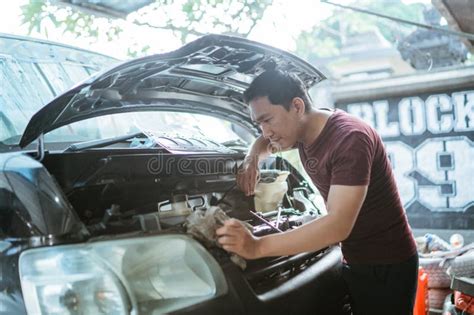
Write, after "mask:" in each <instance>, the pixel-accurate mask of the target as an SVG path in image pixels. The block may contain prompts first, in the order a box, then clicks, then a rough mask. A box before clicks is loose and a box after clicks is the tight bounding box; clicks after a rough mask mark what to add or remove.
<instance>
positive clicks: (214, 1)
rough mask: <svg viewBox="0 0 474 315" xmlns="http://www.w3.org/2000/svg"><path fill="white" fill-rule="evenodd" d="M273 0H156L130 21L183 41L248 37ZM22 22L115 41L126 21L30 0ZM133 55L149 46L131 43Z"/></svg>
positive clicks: (31, 27) (43, 30) (34, 27)
mask: <svg viewBox="0 0 474 315" xmlns="http://www.w3.org/2000/svg"><path fill="white" fill-rule="evenodd" d="M271 4H272V0H241V1H232V0H156V1H155V2H154V3H152V4H150V5H149V6H147V7H145V8H142V9H140V10H139V11H137V12H136V13H132V14H130V15H129V16H128V17H127V21H128V22H131V23H133V24H136V25H141V26H148V27H150V28H154V29H163V30H170V31H172V32H173V33H174V34H175V36H177V37H179V38H180V40H181V42H182V43H185V42H187V41H188V40H189V37H190V36H201V35H204V34H207V33H209V32H214V33H224V34H231V35H238V36H244V37H246V36H248V35H249V33H250V32H251V31H252V29H253V28H254V27H255V25H256V24H257V22H258V21H259V20H260V19H261V18H262V16H263V14H264V12H265V10H266V9H267V7H269V6H270V5H271ZM22 22H23V24H26V25H27V26H28V30H29V33H30V34H31V32H32V31H33V30H34V31H37V32H39V33H43V34H45V35H46V36H47V35H48V33H47V30H48V27H49V26H50V25H51V24H53V25H54V27H56V28H58V29H62V30H63V32H64V33H70V34H73V35H75V36H76V37H87V38H90V39H91V40H94V39H97V38H98V37H99V36H104V35H105V36H106V39H107V40H108V41H113V40H115V39H116V38H118V36H120V34H121V33H122V32H123V25H124V23H123V22H124V21H123V20H120V19H116V18H110V17H104V16H94V15H92V14H89V13H86V12H85V11H84V12H83V11H80V10H78V9H77V8H73V7H69V6H65V5H64V4H61V3H60V2H57V1H55V2H50V1H38V0H30V1H29V2H28V3H27V4H26V5H24V6H22ZM130 46H131V47H130V48H129V51H128V54H129V55H130V56H132V57H134V56H136V55H141V54H144V53H146V52H147V50H148V49H149V46H148V47H147V46H146V45H142V46H140V45H139V44H138V43H130Z"/></svg>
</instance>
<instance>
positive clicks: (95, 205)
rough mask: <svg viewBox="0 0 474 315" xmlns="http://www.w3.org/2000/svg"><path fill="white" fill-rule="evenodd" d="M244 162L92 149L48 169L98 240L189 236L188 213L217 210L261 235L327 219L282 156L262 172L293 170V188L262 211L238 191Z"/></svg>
mask: <svg viewBox="0 0 474 315" xmlns="http://www.w3.org/2000/svg"><path fill="white" fill-rule="evenodd" d="M243 157H244V156H243V155H242V154H234V155H219V154H209V155H178V156H176V155H172V154H166V153H160V154H158V155H157V154H156V152H155V153H149V152H144V153H142V154H139V155H137V154H130V152H129V151H127V150H116V151H114V152H111V151H110V150H107V151H105V150H89V151H86V152H78V153H71V154H67V153H66V154H65V153H63V154H58V155H54V154H51V155H47V156H46V158H45V160H44V161H43V164H44V165H45V166H46V168H47V169H48V170H49V172H50V173H51V174H52V175H53V176H54V177H55V178H56V180H57V181H58V183H59V185H60V186H61V188H62V189H63V191H64V192H65V193H66V196H67V199H68V200H69V201H70V202H71V204H72V207H73V208H74V209H75V211H76V212H77V214H78V215H79V218H80V219H81V221H82V222H83V223H84V224H85V225H86V227H87V229H88V230H89V232H90V233H91V235H92V236H97V235H112V234H117V233H127V232H135V231H142V232H150V233H154V232H162V231H167V230H169V229H172V230H174V231H180V232H184V231H185V229H184V226H183V223H184V222H185V220H186V217H187V215H189V214H191V213H192V212H194V211H206V210H207V209H209V208H210V207H212V206H218V207H220V208H221V209H222V210H224V212H225V213H226V214H227V215H228V216H229V217H232V218H237V219H239V220H242V221H245V222H247V223H249V224H250V225H252V226H253V233H254V234H255V235H257V236H261V235H265V234H270V233H278V232H279V230H280V231H285V230H288V229H292V228H295V227H297V226H300V225H301V224H303V223H305V222H308V221H310V220H312V219H314V218H316V217H318V216H319V215H321V213H320V211H319V210H318V209H317V208H316V206H315V205H314V203H313V202H312V201H311V199H310V197H311V194H312V193H313V192H312V191H311V190H310V188H309V186H308V185H307V183H306V181H305V180H304V178H302V177H301V175H299V174H298V173H297V172H296V170H294V169H293V168H292V167H291V165H289V164H288V163H285V162H284V161H283V160H282V159H280V158H273V159H269V160H268V161H265V162H264V163H263V168H264V169H277V170H283V169H284V170H285V171H289V172H290V176H289V177H288V179H287V183H288V191H287V193H286V194H285V195H284V196H283V199H282V201H281V204H280V205H279V207H277V208H275V209H274V210H271V211H267V212H264V213H257V212H255V203H254V198H253V197H246V196H245V195H244V194H243V193H242V192H241V191H240V190H239V189H238V188H237V186H236V181H235V174H236V170H237V166H238V165H239V164H240V163H241V161H242V160H243ZM277 221H278V222H277Z"/></svg>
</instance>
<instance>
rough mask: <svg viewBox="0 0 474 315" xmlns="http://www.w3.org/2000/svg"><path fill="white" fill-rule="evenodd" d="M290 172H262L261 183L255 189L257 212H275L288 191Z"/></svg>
mask: <svg viewBox="0 0 474 315" xmlns="http://www.w3.org/2000/svg"><path fill="white" fill-rule="evenodd" d="M289 174H290V172H288V171H280V170H261V171H260V181H259V182H258V183H257V186H256V187H255V197H254V201H255V210H256V211H259V212H267V211H273V210H275V209H276V208H277V207H278V205H280V204H281V201H282V199H283V196H284V195H285V194H286V192H287V191H288V184H287V183H286V178H287V177H288V175H289Z"/></svg>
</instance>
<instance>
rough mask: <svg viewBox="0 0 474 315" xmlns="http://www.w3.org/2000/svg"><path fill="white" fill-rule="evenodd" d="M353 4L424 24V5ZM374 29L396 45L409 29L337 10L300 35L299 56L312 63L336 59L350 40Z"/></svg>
mask: <svg viewBox="0 0 474 315" xmlns="http://www.w3.org/2000/svg"><path fill="white" fill-rule="evenodd" d="M328 5H329V4H328ZM352 5H353V6H357V7H359V8H364V9H368V10H371V11H373V12H377V13H382V14H385V15H389V16H393V17H398V18H403V19H406V20H410V21H415V22H423V10H424V6H423V5H422V4H419V3H418V4H411V5H407V4H404V3H402V2H401V1H400V0H390V1H369V0H364V1H356V2H353V3H352ZM373 30H377V31H379V32H380V33H381V34H382V36H383V37H384V38H385V39H387V40H388V41H389V42H392V43H394V42H396V41H398V40H399V39H400V38H399V36H400V35H403V33H404V32H406V31H407V26H405V25H403V24H399V23H396V22H392V21H390V20H387V19H383V18H379V17H376V16H371V15H368V14H363V13H358V12H355V11H350V10H347V9H339V8H337V9H335V11H334V14H333V15H331V16H330V17H328V18H327V19H325V20H323V21H321V22H320V23H319V24H317V25H316V26H314V27H313V28H312V29H311V30H308V31H303V32H302V33H301V34H300V35H299V37H298V38H297V41H296V45H297V48H296V53H297V54H298V55H299V56H301V57H303V58H305V59H306V60H308V61H311V62H314V61H315V60H317V59H318V58H325V57H333V56H336V55H338V54H339V52H340V49H341V48H342V46H343V45H344V43H345V42H346V40H347V39H348V38H350V37H351V36H353V35H356V34H361V33H364V32H368V31H373Z"/></svg>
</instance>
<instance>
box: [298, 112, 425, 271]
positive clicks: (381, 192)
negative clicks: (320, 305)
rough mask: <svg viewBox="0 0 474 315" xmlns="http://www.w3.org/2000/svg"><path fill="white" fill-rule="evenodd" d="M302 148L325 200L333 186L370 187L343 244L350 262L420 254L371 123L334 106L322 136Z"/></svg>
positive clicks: (400, 258) (401, 258) (385, 260)
mask: <svg viewBox="0 0 474 315" xmlns="http://www.w3.org/2000/svg"><path fill="white" fill-rule="evenodd" d="M298 150H299V153H300V157H301V160H302V163H303V166H304V168H305V170H306V172H307V173H308V175H309V176H310V177H311V179H312V180H313V183H314V184H315V185H316V187H317V188H318V190H319V192H320V193H321V195H322V196H323V198H324V200H325V201H327V198H328V193H329V188H330V186H331V185H346V186H358V185H368V190H367V196H366V198H365V200H364V203H363V204H362V207H361V209H360V212H359V216H358V217H357V220H356V222H355V224H354V227H353V229H352V231H351V233H350V235H349V237H348V238H347V239H345V240H344V241H342V242H341V247H342V253H343V255H344V259H345V260H346V261H347V262H348V263H351V264H386V263H397V262H401V261H404V260H406V259H408V258H409V257H411V256H412V255H414V254H415V253H416V245H415V241H414V239H413V235H412V232H411V229H410V226H409V225H408V221H407V217H406V214H405V211H404V209H403V206H402V203H401V200H400V196H399V194H398V189H397V186H396V183H395V178H394V175H393V173H392V168H391V166H390V162H389V160H388V157H387V153H386V151H385V148H384V145H383V143H382V140H381V138H380V136H379V135H378V134H377V132H376V131H375V130H374V129H373V128H372V127H370V126H369V125H367V124H366V123H365V122H363V121H362V120H360V119H359V118H357V117H355V116H352V115H349V114H348V113H346V112H344V111H342V110H336V111H335V112H334V113H333V114H332V115H331V116H330V117H329V118H328V121H327V122H326V125H325V126H324V128H323V130H322V131H321V134H320V135H319V136H318V138H317V139H316V140H315V141H314V142H313V143H312V144H310V145H308V146H306V145H304V144H302V143H299V144H298Z"/></svg>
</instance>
